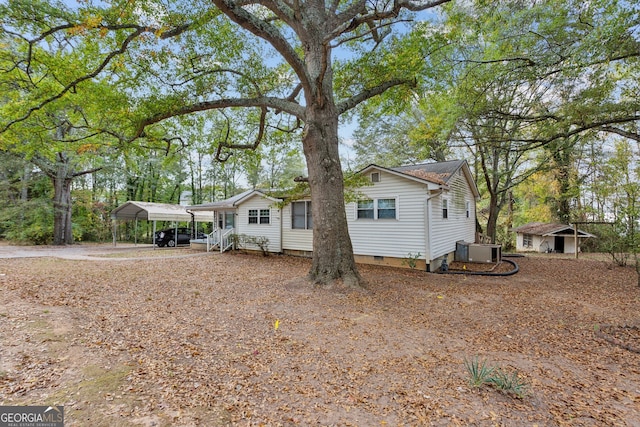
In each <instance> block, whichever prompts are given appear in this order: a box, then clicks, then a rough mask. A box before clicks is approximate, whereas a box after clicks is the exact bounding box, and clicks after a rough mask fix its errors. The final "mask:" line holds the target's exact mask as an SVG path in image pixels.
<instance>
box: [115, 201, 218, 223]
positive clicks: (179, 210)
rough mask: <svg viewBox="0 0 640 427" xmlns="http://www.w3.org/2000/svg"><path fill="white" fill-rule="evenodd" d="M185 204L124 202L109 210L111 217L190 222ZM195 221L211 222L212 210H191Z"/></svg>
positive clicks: (189, 214) (189, 215)
mask: <svg viewBox="0 0 640 427" xmlns="http://www.w3.org/2000/svg"><path fill="white" fill-rule="evenodd" d="M191 215H192V214H191V213H189V212H188V211H187V208H186V206H182V205H171V204H168V203H152V202H135V201H129V202H126V203H124V204H122V205H120V206H118V207H117V208H115V209H114V210H112V211H111V219H122V220H134V219H143V220H147V221H181V222H190V221H191V218H192V217H191ZM193 215H194V219H195V221H196V222H212V221H213V214H212V212H193Z"/></svg>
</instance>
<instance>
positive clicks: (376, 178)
mask: <svg viewBox="0 0 640 427" xmlns="http://www.w3.org/2000/svg"><path fill="white" fill-rule="evenodd" d="M371 182H374V183H375V182H380V172H371Z"/></svg>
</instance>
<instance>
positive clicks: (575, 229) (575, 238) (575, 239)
mask: <svg viewBox="0 0 640 427" xmlns="http://www.w3.org/2000/svg"><path fill="white" fill-rule="evenodd" d="M573 245H574V251H575V252H576V259H578V224H576V223H574V224H573Z"/></svg>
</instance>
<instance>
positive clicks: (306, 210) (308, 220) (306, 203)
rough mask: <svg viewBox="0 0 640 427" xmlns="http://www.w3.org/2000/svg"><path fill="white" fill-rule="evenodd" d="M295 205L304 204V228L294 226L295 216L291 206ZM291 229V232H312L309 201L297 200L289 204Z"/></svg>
mask: <svg viewBox="0 0 640 427" xmlns="http://www.w3.org/2000/svg"><path fill="white" fill-rule="evenodd" d="M296 203H304V227H296V226H295V216H294V212H293V206H294V204H296ZM309 223H311V224H309ZM291 229H292V230H313V216H312V214H311V201H310V200H299V201H297V202H291Z"/></svg>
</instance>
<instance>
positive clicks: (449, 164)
mask: <svg viewBox="0 0 640 427" xmlns="http://www.w3.org/2000/svg"><path fill="white" fill-rule="evenodd" d="M463 164H464V160H449V161H446V162H434V163H421V164H418V165H405V166H398V167H394V168H389V169H391V170H394V171H396V172H401V173H406V174H408V175H413V176H417V177H418V178H423V179H436V180H441V181H442V182H443V183H444V184H446V183H447V182H448V181H449V179H451V177H452V176H453V174H454V173H455V172H456V171H457V170H458V169H460V168H461V167H462V165H463Z"/></svg>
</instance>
